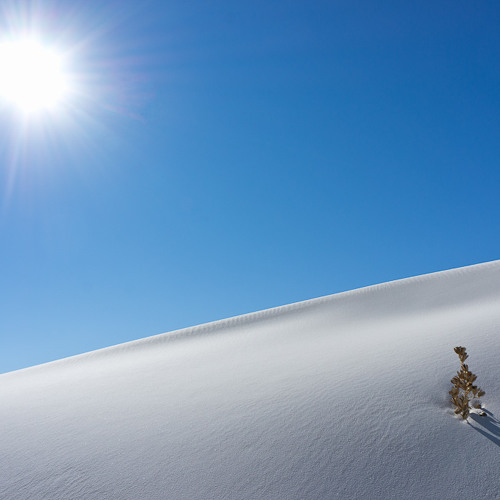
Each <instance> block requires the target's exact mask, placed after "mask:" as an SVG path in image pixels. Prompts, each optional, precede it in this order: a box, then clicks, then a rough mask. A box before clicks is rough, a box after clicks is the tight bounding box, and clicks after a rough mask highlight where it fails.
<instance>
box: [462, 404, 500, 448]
mask: <svg viewBox="0 0 500 500" xmlns="http://www.w3.org/2000/svg"><path fill="white" fill-rule="evenodd" d="M483 411H484V412H485V413H486V415H485V416H484V417H481V416H480V415H477V414H476V413H471V414H470V415H469V420H468V422H467V423H468V424H469V425H470V426H471V427H472V428H473V429H474V430H476V431H477V432H479V433H480V434H482V435H483V436H485V437H486V438H488V439H489V440H490V441H491V442H493V443H495V444H496V445H497V446H500V422H499V421H498V420H497V419H496V418H495V416H494V415H493V413H491V412H490V411H488V410H485V409H483ZM471 421H472V422H474V424H472V423H471Z"/></svg>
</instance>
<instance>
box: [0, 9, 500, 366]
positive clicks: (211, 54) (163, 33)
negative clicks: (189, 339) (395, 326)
mask: <svg viewBox="0 0 500 500" xmlns="http://www.w3.org/2000/svg"><path fill="white" fill-rule="evenodd" d="M1 15H2V17H1V19H0V26H1V29H2V31H4V32H8V33H9V35H10V36H13V35H12V34H13V33H14V34H15V33H16V30H17V31H19V32H22V31H23V30H26V29H28V28H27V27H29V29H30V30H32V31H36V32H37V34H38V35H39V36H40V37H41V38H43V39H44V40H45V41H47V42H50V43H53V44H57V46H58V47H60V48H61V49H62V50H64V51H65V52H66V53H67V59H68V61H69V62H68V64H69V66H70V67H71V71H72V72H73V75H74V78H75V80H77V81H78V82H79V85H80V87H79V88H80V89H83V91H82V92H81V94H80V95H79V96H78V97H76V98H75V101H74V102H73V103H71V105H70V104H68V105H67V107H66V109H64V110H61V111H60V113H59V114H52V115H50V116H45V115H40V116H37V118H36V119H32V120H31V121H29V122H26V121H24V122H23V119H22V118H21V117H20V116H18V114H16V112H15V111H14V110H12V109H10V108H9V107H8V106H7V105H2V107H0V130H2V134H1V135H0V161H1V163H0V196H1V200H0V243H1V244H0V263H1V278H0V304H1V306H0V308H1V312H0V335H1V339H2V343H1V346H2V347H1V349H0V372H5V371H9V370H14V369H18V368H23V367H26V366H30V365H34V364H38V363H42V362H46V361H51V360H54V359H58V358H61V357H65V356H69V355H73V354H78V353H81V352H86V351H89V350H93V349H97V348H101V347H105V346H108V345H113V344H116V343H120V342H125V341H128V340H133V339H137V338H142V337H146V336H150V335H154V334H158V333H163V332H166V331H170V330H174V329H177V328H182V327H187V326H192V325H195V324H199V323H204V322H208V321H212V320H217V319H222V318H225V317H229V316H233V315H237V314H243V313H246V312H251V311H256V310H260V309H265V308H269V307H273V306H278V305H282V304H287V303H291V302H295V301H299V300H306V299H309V298H313V297H318V296H322V295H327V294H330V293H336V292H341V291H344V290H349V289H353V288H357V287H362V286H366V285H370V284H375V283H379V282H384V281H389V280H394V279H398V278H404V277H408V276H413V275H418V274H423V273H428V272H433V271H439V270H443V269H449V268H454V267H459V266H465V265H470V264H475V263H479V262H484V261H490V260H494V259H497V258H499V252H498V250H499V244H500V233H499V231H498V229H499V222H498V221H499V220H500V203H498V193H499V187H500V170H499V168H498V161H499V158H500V154H499V153H500V140H499V139H500V138H499V132H500V92H499V89H500V57H499V55H500V54H499V52H500V30H498V26H499V25H500V4H498V2H493V1H491V2H487V1H479V2H475V3H474V4H471V3H470V2H465V1H453V2H452V1H441V0H437V1H435V2H417V1H406V2H396V1H380V2H371V1H368V0H367V1H352V0H349V1H325V2H322V1H318V2H306V1H287V2H282V1H278V2H272V1H271V2H270V1H266V2H264V1H255V0H252V1H251V2H229V1H223V0H220V1H210V2H208V1H207V2H205V1H200V2H181V1H165V0H162V1H160V0H158V1H155V0H152V1H146V2H135V1H134V2H131V1H130V2H128V1H124V0H121V1H120V2H115V1H106V0H104V1H102V0H101V1H99V2H98V1H94V0H87V1H86V2H75V3H73V2H63V1H59V2H58V1H50V2H49V1H38V2H23V1H20V0H17V1H16V2H11V3H9V2H7V3H4V4H3V6H2V10H1Z"/></svg>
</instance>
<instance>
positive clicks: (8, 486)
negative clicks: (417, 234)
mask: <svg viewBox="0 0 500 500" xmlns="http://www.w3.org/2000/svg"><path fill="white" fill-rule="evenodd" d="M457 345H463V346H466V347H467V350H468V353H469V355H470V358H469V365H470V367H471V370H472V371H473V372H474V373H476V374H477V375H478V380H477V383H478V384H479V385H480V386H481V387H482V388H483V389H484V390H485V391H486V396H485V397H484V398H483V400H484V403H485V406H486V408H487V411H488V413H487V416H486V417H479V416H476V415H473V416H471V417H470V419H469V421H468V422H464V421H462V420H460V419H459V418H457V417H455V416H454V415H453V411H452V409H451V407H450V405H449V402H448V399H449V396H448V390H449V389H450V382H449V381H450V378H451V377H452V376H453V375H454V372H455V371H456V370H457V369H458V366H459V363H458V358H457V356H456V354H455V353H454V352H453V347H454V346H457ZM499 420H500V261H496V262H492V263H487V264H481V265H477V266H471V267H466V268H461V269H456V270H452V271H445V272H441V273H435V274H430V275H425V276H421V277H417V278H410V279H405V280H400V281H395V282H391V283H386V284H382V285H377V286H372V287H368V288H364V289H360V290H355V291H352V292H346V293H341V294H337V295H332V296H328V297H324V298H320V299H314V300H310V301H306V302H301V303H297V304H292V305H289V306H284V307H279V308H276V309H271V310H267V311H262V312H258V313H253V314H249V315H245V316H239V317H236V318H232V319H228V320H224V321H219V322H215V323H210V324H207V325H202V326H198V327H194V328H189V329H185V330H180V331H177V332H172V333H167V334H163V335H158V336H155V337H150V338H146V339H144V340H140V341H136V342H131V343H127V344H122V345H118V346H115V347H111V348H108V349H103V350H99V351H95V352H91V353H88V354H84V355H81V356H76V357H72V358H68V359H64V360H60V361H57V362H54V363H48V364H45V365H40V366H36V367H33V368H29V369H26V370H20V371H17V372H11V373H7V374H4V375H1V376H0V443H1V446H0V498H2V499H20V500H28V499H36V500H40V499H61V500H62V499H64V500H68V499H72V500H74V499H96V500H97V499H98V500H103V499H134V500H137V499H172V500H177V499H185V500H198V499H199V500H210V499H214V500H222V499H234V500H244V499H256V500H278V499H280V500H281V499H283V500H285V499H286V500H312V499H322V500H323V499H334V498H341V499H360V498H367V499H375V498H377V499H378V498H381V499H391V498H394V499H438V498H441V499H442V498H450V499H451V498H453V499H455V498H462V497H469V496H473V497H475V498H483V499H495V498H500V473H499V471H500V422H499Z"/></svg>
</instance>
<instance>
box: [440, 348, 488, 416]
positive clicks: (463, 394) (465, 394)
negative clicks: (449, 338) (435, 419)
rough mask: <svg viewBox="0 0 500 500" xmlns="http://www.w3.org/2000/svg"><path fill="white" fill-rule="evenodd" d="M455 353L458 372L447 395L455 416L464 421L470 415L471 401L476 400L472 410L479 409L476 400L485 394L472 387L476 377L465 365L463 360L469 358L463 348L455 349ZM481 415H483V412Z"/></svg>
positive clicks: (479, 405)
mask: <svg viewBox="0 0 500 500" xmlns="http://www.w3.org/2000/svg"><path fill="white" fill-rule="evenodd" d="M455 352H456V353H457V355H458V357H459V359H460V370H459V371H457V374H456V375H455V376H454V377H453V378H452V379H451V383H452V384H453V387H452V388H451V391H450V392H449V394H450V396H451V402H452V403H453V405H454V406H455V414H456V415H461V416H462V418H463V419H464V420H466V419H467V417H468V416H469V413H470V409H471V406H470V404H471V401H473V400H476V401H475V404H474V408H481V404H480V403H479V401H477V400H478V399H479V398H480V397H481V396H484V395H485V392H484V391H483V390H482V389H480V388H479V387H478V386H477V385H474V382H475V381H476V379H477V375H474V374H473V373H472V372H471V371H470V370H469V366H468V365H466V364H465V360H466V359H467V358H468V357H469V355H468V354H467V352H465V347H461V346H459V347H455ZM482 414H483V415H484V412H483V413H482Z"/></svg>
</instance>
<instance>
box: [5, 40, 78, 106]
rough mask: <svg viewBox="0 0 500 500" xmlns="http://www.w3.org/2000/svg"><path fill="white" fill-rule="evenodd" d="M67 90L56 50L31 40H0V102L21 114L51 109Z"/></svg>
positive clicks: (59, 101)
mask: <svg viewBox="0 0 500 500" xmlns="http://www.w3.org/2000/svg"><path fill="white" fill-rule="evenodd" d="M68 90H69V85H68V78H67V75H66V74H65V71H64V67H63V57H62V56H61V54H59V53H58V52H57V51H55V50H53V49H51V48H49V47H46V46H44V45H43V44H42V43H40V42H38V41H37V40H32V39H27V40H19V41H9V42H3V43H1V42H0V101H3V102H4V103H5V104H9V105H12V106H14V107H16V108H18V109H19V110H21V111H22V112H23V113H29V114H30V113H33V112H38V111H43V110H48V111H51V110H54V109H55V108H56V107H57V106H58V105H59V104H61V103H62V102H63V101H64V99H65V97H66V96H67V93H68Z"/></svg>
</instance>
